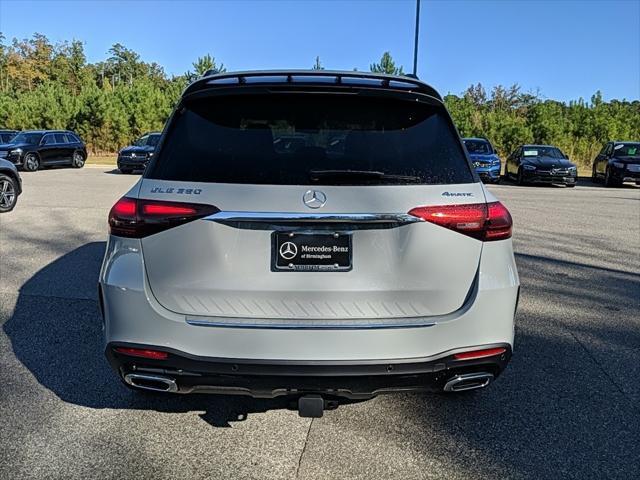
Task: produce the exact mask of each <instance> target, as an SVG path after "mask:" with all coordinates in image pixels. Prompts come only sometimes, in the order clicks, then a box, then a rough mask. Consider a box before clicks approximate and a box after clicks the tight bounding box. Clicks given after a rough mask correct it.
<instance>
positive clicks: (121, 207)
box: [109, 197, 220, 238]
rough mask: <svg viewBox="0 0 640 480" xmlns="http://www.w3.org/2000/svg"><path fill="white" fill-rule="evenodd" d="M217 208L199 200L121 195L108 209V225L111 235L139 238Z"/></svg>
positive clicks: (212, 212) (209, 212) (201, 215)
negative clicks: (192, 201)
mask: <svg viewBox="0 0 640 480" xmlns="http://www.w3.org/2000/svg"><path fill="white" fill-rule="evenodd" d="M219 211H220V210H219V209H218V208H216V207H214V206H213V205H204V204H201V203H182V202H165V201H160V200H144V199H140V200H138V199H135V198H129V197H122V198H121V199H120V200H118V201H117V202H116V204H115V205H114V206H113V207H112V208H111V211H110V212H109V227H110V231H111V234H112V235H117V236H119V237H129V238H142V237H146V236H148V235H153V234H154V233H158V232H161V231H163V230H167V229H169V228H173V227H177V226H178V225H182V224H184V223H187V222H191V221H193V220H197V219H198V218H202V217H206V216H207V215H211V214H214V213H216V212H219Z"/></svg>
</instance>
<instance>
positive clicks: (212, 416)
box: [3, 242, 288, 427]
mask: <svg viewBox="0 0 640 480" xmlns="http://www.w3.org/2000/svg"><path fill="white" fill-rule="evenodd" d="M104 249H105V242H93V243H88V244H86V245H83V246H82V247H80V248H77V249H75V250H73V251H71V252H70V253H67V254H66V255H63V256H62V257H59V258H58V259H57V260H55V261H53V262H52V263H50V264H49V265H47V266H46V267H44V268H42V269H41V270H39V271H38V272H37V273H36V274H35V275H33V277H31V278H30V279H29V280H28V281H27V282H26V283H25V284H24V285H23V286H22V288H21V289H20V293H19V296H18V299H17V301H16V305H15V308H14V310H13V313H12V314H11V316H10V317H9V319H8V320H7V321H6V322H5V324H4V326H3V329H4V332H5V334H6V335H7V336H8V337H9V339H10V341H11V346H12V348H13V352H14V354H15V357H16V358H17V359H18V360H19V361H20V362H21V363H22V364H23V365H24V366H25V367H26V368H27V369H28V370H29V371H30V372H31V374H32V375H33V376H34V377H35V378H36V379H37V381H38V382H39V383H40V384H42V385H43V386H44V387H46V388H48V389H49V390H51V391H52V392H53V393H55V394H56V395H57V396H58V397H59V398H60V399H62V400H63V401H65V402H69V403H73V404H76V405H80V406H85V407H90V408H111V409H145V410H156V411H159V412H169V413H170V412H180V413H184V412H189V411H196V412H203V413H201V414H200V416H201V418H202V419H203V420H205V421H206V422H207V423H209V424H210V425H212V426H216V427H228V426H230V422H236V421H242V420H244V419H246V418H247V415H248V414H250V413H256V412H266V411H268V410H272V409H282V408H287V407H288V400H286V399H274V400H254V399H251V398H245V397H231V396H221V395H206V394H202V395H201V394H197V395H190V396H182V395H166V394H157V395H156V394H153V393H148V394H147V393H141V392H135V391H132V390H130V389H128V388H127V387H125V386H124V385H123V384H122V383H121V382H120V381H119V379H118V377H117V375H116V374H115V372H113V370H112V369H111V367H110V366H109V365H108V363H107V361H106V359H105V357H104V350H103V343H102V331H101V328H102V327H101V318H100V312H99V308H98V301H97V282H98V274H99V270H100V264H101V261H102V257H103V255H104ZM54 283H58V284H59V283H63V284H64V288H54V289H53V290H54V293H53V295H52V294H51V293H47V292H50V291H51V290H52V289H51V285H52V284H54ZM87 284H90V285H91V290H92V291H94V293H93V295H92V297H93V298H87V297H88V295H89V292H90V291H91V290H89V289H88V288H87ZM64 292H83V293H81V298H73V297H72V296H71V295H73V293H71V294H70V295H69V296H64V295H65V293H64ZM82 297H84V298H82ZM19 371H20V368H19V366H17V367H16V372H19ZM26 381H31V380H30V379H28V378H27V380H26Z"/></svg>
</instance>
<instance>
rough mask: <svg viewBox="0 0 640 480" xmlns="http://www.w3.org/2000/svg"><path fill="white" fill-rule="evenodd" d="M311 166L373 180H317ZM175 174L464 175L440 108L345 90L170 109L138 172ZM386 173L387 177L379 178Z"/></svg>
mask: <svg viewBox="0 0 640 480" xmlns="http://www.w3.org/2000/svg"><path fill="white" fill-rule="evenodd" d="M319 170H322V171H326V170H331V171H332V170H338V171H345V170H346V171H366V172H369V171H375V172H381V173H383V174H384V175H381V176H379V177H376V178H373V177H366V176H364V177H362V178H360V177H357V176H355V177H354V176H350V177H349V178H348V179H345V178H339V176H330V177H322V178H317V176H314V174H313V173H312V172H317V171H319ZM145 176H146V177H148V178H154V179H161V180H177V181H196V182H217V183H244V184H278V185H316V184H349V185H370V184H386V183H389V184H398V183H405V182H403V181H401V180H400V181H399V180H398V178H396V179H391V178H390V177H391V176H396V177H398V176H400V177H411V178H412V181H411V182H406V183H423V184H447V183H470V182H473V181H474V179H473V174H472V173H471V170H470V168H469V166H468V163H467V160H466V158H465V156H464V153H463V151H462V147H461V145H460V142H459V140H458V137H457V134H456V133H455V131H454V129H453V126H452V124H451V122H450V121H449V119H448V117H447V116H446V114H445V113H444V110H443V108H442V107H437V106H430V105H425V104H421V103H420V104H419V103H417V102H405V101H400V100H395V99H389V98H375V97H362V96H347V95H331V94H316V95H297V94H271V95H238V96H225V97H210V98H205V99H199V100H197V101H192V102H191V103H189V104H187V105H186V108H185V109H183V110H182V111H181V112H178V113H176V115H175V116H174V118H173V121H172V124H171V125H170V127H169V129H168V132H167V135H166V137H165V140H164V142H163V145H162V147H161V151H160V152H159V155H158V157H157V158H156V160H155V162H154V163H153V164H152V165H151V166H150V168H149V169H148V171H147V173H146V174H145ZM388 177H389V178H388Z"/></svg>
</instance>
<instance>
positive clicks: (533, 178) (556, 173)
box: [505, 145, 578, 187]
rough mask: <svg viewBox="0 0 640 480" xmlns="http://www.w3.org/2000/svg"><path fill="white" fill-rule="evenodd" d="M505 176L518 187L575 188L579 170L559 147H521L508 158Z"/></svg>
mask: <svg viewBox="0 0 640 480" xmlns="http://www.w3.org/2000/svg"><path fill="white" fill-rule="evenodd" d="M505 176H506V177H508V178H510V179H512V180H515V181H516V183H517V184H518V185H524V184H525V183H546V184H553V185H566V186H567V187H575V186H576V182H577V179H578V169H577V167H576V166H575V164H573V163H571V162H570V161H569V158H567V156H566V155H565V154H564V153H562V151H561V150H560V149H559V148H558V147H554V146H553V145H521V146H519V147H518V148H516V149H515V151H514V152H513V153H512V154H511V155H509V158H507V164H506V167H505Z"/></svg>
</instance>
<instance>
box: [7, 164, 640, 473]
mask: <svg viewBox="0 0 640 480" xmlns="http://www.w3.org/2000/svg"><path fill="white" fill-rule="evenodd" d="M136 179H137V176H123V175H117V174H113V173H109V172H106V171H105V169H104V168H84V169H82V170H73V169H60V170H46V171H41V172H36V173H30V174H27V173H25V174H23V180H24V188H25V193H24V195H23V196H22V197H21V198H20V201H19V204H18V206H17V208H16V210H15V211H14V212H12V213H10V214H6V215H2V216H0V478H2V479H5V478H7V479H9V478H11V479H19V478H32V477H47V478H130V477H135V476H138V477H141V478H147V477H152V476H153V477H155V478H177V477H183V478H234V479H241V478H242V479H244V478H255V479H271V478H283V479H284V478H286V479H291V478H303V479H307V478H312V479H330V478H341V479H351V478H360V479H374V478H384V479H390V478H402V479H412V478H446V479H452V478H593V477H597V478H633V477H635V478H637V477H638V476H639V475H640V441H639V432H640V381H639V379H640V188H638V187H633V186H629V187H625V188H620V189H605V188H603V187H601V186H597V185H592V184H590V183H589V182H582V183H581V184H580V185H579V186H578V187H576V188H574V189H568V188H554V187H516V186H511V185H499V186H495V187H490V188H491V190H492V191H493V192H494V193H495V194H496V195H497V196H498V197H499V198H500V199H501V200H502V201H503V202H504V203H505V204H506V205H507V207H508V208H509V209H510V210H511V213H512V215H513V218H514V223H515V230H514V231H515V233H514V245H515V250H516V258H517V262H518V267H519V272H520V277H521V282H522V296H521V300H520V307H519V311H518V315H517V321H516V325H517V327H516V328H517V332H516V345H515V353H514V357H513V359H512V361H511V364H510V366H509V367H508V369H507V370H506V372H505V373H504V374H503V376H501V377H500V378H499V379H498V381H497V382H496V383H495V384H494V385H493V386H492V387H491V388H490V389H487V390H484V391H478V392H475V393H472V394H469V395H463V396H445V395H431V396H423V395H415V394H411V395H398V396H387V397H379V398H377V399H374V400H372V401H369V402H364V403H358V404H353V405H345V406H341V407H340V408H339V409H337V410H335V411H330V412H326V413H325V416H324V417H323V418H321V419H314V420H310V419H303V418H299V417H298V415H297V413H296V412H293V411H289V410H287V409H286V408H283V407H284V404H283V402H280V401H258V400H250V399H243V398H229V397H219V396H205V395H200V396H194V397H182V396H146V395H137V394H136V393H134V392H131V391H129V390H127V389H126V388H124V387H123V386H121V385H120V383H119V382H118V380H117V378H116V376H115V374H114V373H113V372H112V371H111V370H110V368H109V367H108V365H107V363H106V361H105V360H104V357H103V352H102V345H101V336H100V320H99V313H98V307H97V296H96V282H97V277H98V270H99V267H100V263H101V261H102V254H103V251H104V247H105V243H104V242H105V238H106V234H107V224H106V217H107V213H108V210H109V208H110V207H111V205H112V204H113V203H114V202H115V200H117V198H119V197H120V196H121V195H122V194H123V193H124V192H126V190H127V189H128V188H129V187H130V186H131V185H132V184H133V183H134V182H135V181H136Z"/></svg>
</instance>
